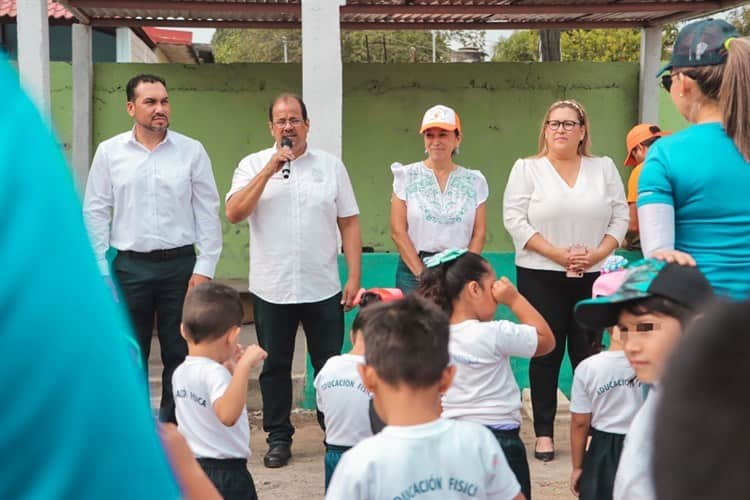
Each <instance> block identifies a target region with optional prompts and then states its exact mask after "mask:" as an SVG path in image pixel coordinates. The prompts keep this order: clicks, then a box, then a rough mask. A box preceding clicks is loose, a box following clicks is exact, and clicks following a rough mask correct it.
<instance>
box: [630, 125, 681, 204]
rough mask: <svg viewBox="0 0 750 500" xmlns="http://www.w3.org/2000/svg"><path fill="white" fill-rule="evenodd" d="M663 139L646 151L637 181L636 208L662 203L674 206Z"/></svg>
mask: <svg viewBox="0 0 750 500" xmlns="http://www.w3.org/2000/svg"><path fill="white" fill-rule="evenodd" d="M665 143H666V141H665V140H664V139H662V140H660V141H656V142H655V143H654V145H653V146H651V148H650V149H649V151H648V156H647V157H646V162H645V163H644V164H643V170H642V171H641V175H640V178H639V179H638V206H639V207H642V206H644V205H651V204H654V203H662V204H666V205H670V206H674V189H673V187H672V179H671V174H670V171H669V165H668V162H667V160H668V159H667V155H666V151H664V149H665V148H664V144H665Z"/></svg>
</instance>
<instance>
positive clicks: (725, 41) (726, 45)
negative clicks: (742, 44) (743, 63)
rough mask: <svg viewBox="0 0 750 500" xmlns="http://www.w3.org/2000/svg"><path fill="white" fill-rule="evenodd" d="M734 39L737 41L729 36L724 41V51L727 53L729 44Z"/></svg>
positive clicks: (734, 38) (734, 37)
mask: <svg viewBox="0 0 750 500" xmlns="http://www.w3.org/2000/svg"><path fill="white" fill-rule="evenodd" d="M736 39H737V37H736V36H730V37H729V38H727V39H726V40H724V49H725V50H726V51H729V45H731V43H732V42H733V41H735V40H736Z"/></svg>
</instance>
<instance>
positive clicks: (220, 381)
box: [206, 365, 232, 406]
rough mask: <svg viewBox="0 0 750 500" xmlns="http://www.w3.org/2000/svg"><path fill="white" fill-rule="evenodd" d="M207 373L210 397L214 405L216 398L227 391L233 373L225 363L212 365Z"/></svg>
mask: <svg viewBox="0 0 750 500" xmlns="http://www.w3.org/2000/svg"><path fill="white" fill-rule="evenodd" d="M207 375H208V376H207V377H206V385H207V387H206V389H207V390H208V399H209V401H210V402H211V406H213V405H214V403H215V402H216V400H217V399H219V398H220V397H222V396H223V395H224V393H225V392H226V390H227V387H229V382H231V381H232V375H231V374H230V373H229V370H227V369H226V368H225V367H224V366H223V365H216V366H212V367H211V371H210V372H209V373H208V374H207Z"/></svg>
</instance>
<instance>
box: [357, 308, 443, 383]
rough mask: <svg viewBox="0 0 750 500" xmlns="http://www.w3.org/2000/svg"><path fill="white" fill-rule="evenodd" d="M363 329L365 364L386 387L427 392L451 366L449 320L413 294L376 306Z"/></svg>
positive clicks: (369, 312)
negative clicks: (408, 388) (417, 389)
mask: <svg viewBox="0 0 750 500" xmlns="http://www.w3.org/2000/svg"><path fill="white" fill-rule="evenodd" d="M365 312H366V313H367V315H368V318H367V321H365V323H364V325H363V329H362V333H363V334H364V336H365V362H366V363H367V364H368V365H370V366H372V367H373V368H375V372H376V373H377V374H378V376H379V377H380V378H381V379H382V380H384V381H385V382H386V383H388V384H390V385H393V386H398V385H399V384H402V383H403V384H406V385H407V386H409V387H414V388H425V387H430V386H432V385H434V384H436V383H438V382H439V381H440V378H441V377H442V375H443V370H445V367H446V366H448V361H449V357H448V337H449V332H450V326H449V323H448V316H447V315H446V314H445V313H444V312H443V311H441V310H440V309H439V308H438V307H437V306H436V305H435V304H434V303H432V302H431V301H429V300H427V299H423V298H422V297H418V296H416V295H413V294H410V295H407V296H406V297H405V298H403V299H401V300H396V301H394V302H387V303H382V304H374V305H372V306H370V307H368V308H367V310H366V311H365Z"/></svg>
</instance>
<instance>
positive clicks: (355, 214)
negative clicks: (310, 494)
mask: <svg viewBox="0 0 750 500" xmlns="http://www.w3.org/2000/svg"><path fill="white" fill-rule="evenodd" d="M268 120H269V121H268V127H269V130H270V132H271V135H272V136H273V138H274V141H275V143H274V145H273V146H272V147H271V148H268V149H265V150H263V151H259V152H257V153H253V154H251V155H249V156H246V157H245V158H243V159H242V160H241V161H240V163H239V165H238V166H237V169H236V170H235V172H234V177H233V178H232V187H231V189H230V191H229V193H227V196H226V215H227V219H228V220H229V221H230V222H232V223H233V224H236V223H238V222H241V221H243V220H245V219H247V220H248V222H249V224H250V277H249V282H250V286H249V289H250V292H251V293H252V294H253V309H254V315H255V327H256V331H257V334H258V342H259V343H260V345H261V347H263V349H265V350H266V351H267V352H268V358H267V359H266V360H265V362H264V364H263V370H262V372H261V375H260V388H261V393H262V397H263V429H264V430H265V431H266V432H267V433H268V438H267V441H268V445H269V451H268V453H266V455H265V457H264V460H263V462H264V464H265V465H266V467H271V468H275V467H283V466H284V465H286V464H287V462H288V461H289V458H290V457H291V443H292V434H293V433H294V427H293V426H292V424H291V421H290V418H289V417H290V411H291V406H292V379H291V368H292V358H293V355H294V337H295V334H296V331H297V326H298V325H299V323H300V322H301V323H302V327H303V329H304V331H305V336H306V338H307V348H308V351H309V353H310V358H311V361H312V365H313V368H314V370H315V374H317V373H318V371H319V370H320V369H321V368H322V367H323V365H324V364H325V362H326V360H327V359H328V358H329V357H331V356H334V355H337V354H339V353H340V351H341V346H342V342H343V335H344V314H343V309H344V307H346V308H349V307H351V305H352V301H353V300H354V297H355V295H356V293H357V291H358V290H359V282H360V275H361V252H362V238H361V235H360V228H359V208H358V206H357V202H356V199H355V197H354V192H353V190H352V186H351V182H350V181H349V176H348V174H347V172H346V167H344V164H343V163H342V162H341V161H340V160H339V159H338V158H336V157H334V156H332V155H330V154H328V153H326V152H324V151H321V150H317V149H312V148H309V147H308V144H307V134H308V132H309V130H310V121H309V120H308V117H307V109H306V107H305V104H304V102H303V101H302V99H301V98H300V97H298V96H295V95H292V94H282V95H281V96H279V97H277V98H276V100H274V102H273V104H272V105H271V107H270V109H269V113H268ZM337 229H338V230H339V231H340V232H341V241H342V246H343V251H344V256H345V257H346V263H347V267H348V276H349V277H348V280H347V282H346V284H345V285H344V289H343V290H342V289H341V285H340V279H339V274H338V264H337V255H338V235H337Z"/></svg>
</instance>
